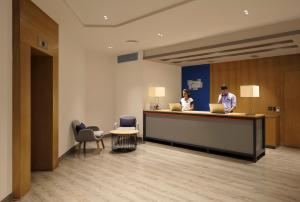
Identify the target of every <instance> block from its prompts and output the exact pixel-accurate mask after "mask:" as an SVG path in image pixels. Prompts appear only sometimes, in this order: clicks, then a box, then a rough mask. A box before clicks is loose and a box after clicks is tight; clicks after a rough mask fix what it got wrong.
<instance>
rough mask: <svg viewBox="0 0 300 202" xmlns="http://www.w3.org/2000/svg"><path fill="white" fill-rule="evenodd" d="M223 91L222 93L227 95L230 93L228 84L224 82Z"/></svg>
mask: <svg viewBox="0 0 300 202" xmlns="http://www.w3.org/2000/svg"><path fill="white" fill-rule="evenodd" d="M221 93H222V95H227V94H228V87H227V85H226V84H222V86H221Z"/></svg>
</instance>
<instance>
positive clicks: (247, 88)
mask: <svg viewBox="0 0 300 202" xmlns="http://www.w3.org/2000/svg"><path fill="white" fill-rule="evenodd" d="M240 93H241V97H248V98H255V97H259V86H257V85H243V86H240ZM250 101H251V102H250V112H249V113H247V114H248V115H254V114H255V113H254V112H253V99H251V100H250Z"/></svg>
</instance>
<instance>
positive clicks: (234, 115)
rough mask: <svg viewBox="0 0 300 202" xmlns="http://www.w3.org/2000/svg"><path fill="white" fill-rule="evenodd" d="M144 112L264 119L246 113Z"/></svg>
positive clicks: (147, 111)
mask: <svg viewBox="0 0 300 202" xmlns="http://www.w3.org/2000/svg"><path fill="white" fill-rule="evenodd" d="M144 112H146V113H156V114H174V115H191V116H211V117H223V118H242V119H259V118H263V117H265V115H264V114H254V115H248V114H246V113H228V114H218V113H211V112H208V111H171V110H168V109H161V110H144Z"/></svg>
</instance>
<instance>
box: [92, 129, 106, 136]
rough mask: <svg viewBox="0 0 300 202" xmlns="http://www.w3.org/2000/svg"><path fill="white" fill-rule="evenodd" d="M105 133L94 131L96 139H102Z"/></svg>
mask: <svg viewBox="0 0 300 202" xmlns="http://www.w3.org/2000/svg"><path fill="white" fill-rule="evenodd" d="M103 133H104V132H103V131H101V130H98V131H94V135H95V137H96V138H100V137H102V136H103Z"/></svg>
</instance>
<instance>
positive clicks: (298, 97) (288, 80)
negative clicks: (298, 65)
mask: <svg viewBox="0 0 300 202" xmlns="http://www.w3.org/2000/svg"><path fill="white" fill-rule="evenodd" d="M299 88H300V71H291V72H286V73H285V80H284V112H283V114H284V116H283V122H284V126H283V127H284V128H283V132H284V134H283V135H284V139H283V141H284V142H283V144H284V145H286V146H292V147H300V89H299Z"/></svg>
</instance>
